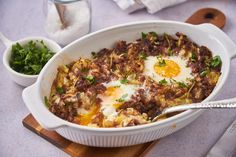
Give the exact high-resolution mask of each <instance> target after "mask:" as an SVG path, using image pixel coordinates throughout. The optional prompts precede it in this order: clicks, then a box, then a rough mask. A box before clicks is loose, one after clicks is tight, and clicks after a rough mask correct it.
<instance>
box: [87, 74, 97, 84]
mask: <svg viewBox="0 0 236 157" xmlns="http://www.w3.org/2000/svg"><path fill="white" fill-rule="evenodd" d="M85 79H86V80H87V81H88V82H89V84H94V83H95V82H96V80H95V78H94V77H93V76H92V75H88V76H86V77H85Z"/></svg>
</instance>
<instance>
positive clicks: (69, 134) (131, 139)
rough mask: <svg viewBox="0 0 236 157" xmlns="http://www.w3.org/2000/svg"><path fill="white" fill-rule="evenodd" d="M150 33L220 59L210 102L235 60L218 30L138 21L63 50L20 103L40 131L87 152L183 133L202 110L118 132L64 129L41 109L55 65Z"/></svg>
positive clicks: (65, 124)
mask: <svg viewBox="0 0 236 157" xmlns="http://www.w3.org/2000/svg"><path fill="white" fill-rule="evenodd" d="M150 31H155V32H157V33H164V32H165V33H168V34H172V35H174V34H175V33H176V32H182V33H184V34H186V35H187V36H188V37H189V38H190V39H192V40H193V41H194V42H196V43H197V44H199V45H204V46H207V47H208V48H209V49H210V50H211V51H212V52H213V54H214V55H219V56H220V57H221V59H222V62H223V64H222V75H221V77H220V79H219V81H218V84H217V86H216V87H215V89H214V91H213V92H212V93H211V95H210V96H209V97H207V99H205V100H204V101H209V100H213V99H214V97H215V96H216V95H217V94H218V93H219V92H220V89H221V88H222V86H223V84H224V83H225V81H226V79H227V76H228V73H229V68H230V60H231V59H232V58H233V57H235V56H236V45H235V44H234V43H233V42H232V41H231V39H230V38H229V37H228V36H227V35H226V34H225V33H224V32H222V31H221V30H220V29H218V28H217V27H215V26H213V25H211V24H202V25H191V24H186V23H182V22H174V21H144V22H136V23H128V24H123V25H118V26H114V27H110V28H106V29H103V30H100V31H97V32H94V33H91V34H89V35H86V36H84V37H82V38H80V39H78V40H76V41H74V42H73V43H71V44H69V45H68V46H66V47H65V48H63V49H62V50H61V52H60V53H57V54H56V55H55V56H54V57H53V58H52V59H51V60H50V61H49V62H48V63H47V64H46V65H45V67H44V68H43V70H42V71H41V73H40V75H39V77H38V79H37V82H36V83H35V84H33V85H32V86H30V87H28V88H26V89H25V90H24V91H23V94H22V96H23V100H24V102H25V104H26V106H27V107H28V109H29V110H30V112H31V113H32V114H33V116H34V117H35V118H36V120H37V121H38V122H39V124H40V125H41V126H42V127H43V128H46V129H50V130H55V131H56V132H58V133H59V134H60V135H62V136H63V137H65V138H67V139H69V140H71V141H74V142H77V143H80V144H84V145H89V146H96V147H120V146H128V145H135V144H140V143H144V142H149V141H153V140H156V139H159V138H161V137H164V136H167V135H169V134H171V133H173V132H176V131H178V130H179V129H181V128H183V127H185V126H186V125H188V124H189V123H191V122H192V121H193V120H195V119H196V118H197V117H198V116H199V115H200V114H201V113H202V112H203V110H188V111H185V112H182V113H180V114H178V115H175V116H173V117H170V118H167V119H165V120H161V121H158V122H155V123H151V124H146V125H139V126H131V127H124V128H92V127H87V126H81V125H77V124H74V123H70V122H68V121H65V120H63V119H60V118H59V117H57V116H55V115H54V114H52V113H51V112H50V111H49V110H48V109H47V107H46V106H45V105H44V96H48V95H49V93H50V88H51V85H52V82H53V80H54V79H55V77H56V74H57V67H58V66H59V65H63V64H68V63H70V62H72V61H74V60H77V59H78V58H79V57H90V52H92V51H98V50H100V49H101V48H111V47H112V46H113V44H114V43H115V42H116V41H119V40H126V41H134V40H136V39H138V38H140V34H141V32H150Z"/></svg>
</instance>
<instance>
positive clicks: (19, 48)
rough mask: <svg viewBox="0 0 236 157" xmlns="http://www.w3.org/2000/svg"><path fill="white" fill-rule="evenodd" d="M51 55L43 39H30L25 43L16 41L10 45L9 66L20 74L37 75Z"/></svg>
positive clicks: (52, 53)
mask: <svg viewBox="0 0 236 157" xmlns="http://www.w3.org/2000/svg"><path fill="white" fill-rule="evenodd" d="M53 55H54V52H52V51H51V50H49V48H48V47H47V46H46V45H45V44H44V42H43V41H32V40H31V41H29V42H28V43H26V44H25V45H20V44H19V43H16V44H14V45H12V49H11V57H10V66H11V68H12V69H14V70H15V71H17V72H19V73H22V74H27V75H38V74H39V73H40V71H41V70H42V68H43V67H44V65H45V64H46V63H47V62H48V61H49V59H51V58H52V56H53Z"/></svg>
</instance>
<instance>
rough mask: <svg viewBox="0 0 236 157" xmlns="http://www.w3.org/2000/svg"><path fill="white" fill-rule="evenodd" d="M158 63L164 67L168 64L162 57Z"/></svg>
mask: <svg viewBox="0 0 236 157" xmlns="http://www.w3.org/2000/svg"><path fill="white" fill-rule="evenodd" d="M158 65H159V66H160V67H164V66H166V61H165V60H164V59H162V58H159V61H158Z"/></svg>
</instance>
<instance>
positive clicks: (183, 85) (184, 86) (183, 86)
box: [170, 79, 188, 88]
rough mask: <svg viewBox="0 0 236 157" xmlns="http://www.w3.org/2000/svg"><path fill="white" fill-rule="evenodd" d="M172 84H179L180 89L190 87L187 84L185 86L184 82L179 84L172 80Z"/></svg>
mask: <svg viewBox="0 0 236 157" xmlns="http://www.w3.org/2000/svg"><path fill="white" fill-rule="evenodd" d="M170 82H171V83H177V84H178V85H179V86H180V87H182V88H187V87H188V85H187V84H185V83H184V82H178V81H176V80H175V79H170Z"/></svg>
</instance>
